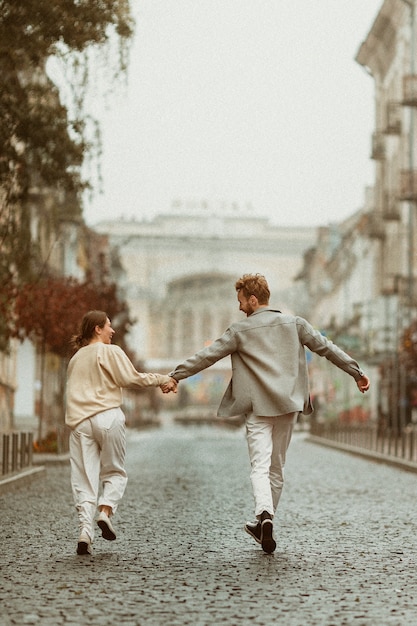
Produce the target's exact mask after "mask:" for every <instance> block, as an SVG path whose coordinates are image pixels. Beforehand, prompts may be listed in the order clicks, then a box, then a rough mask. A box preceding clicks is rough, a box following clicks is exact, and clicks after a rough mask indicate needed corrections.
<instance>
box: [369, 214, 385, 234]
mask: <svg viewBox="0 0 417 626" xmlns="http://www.w3.org/2000/svg"><path fill="white" fill-rule="evenodd" d="M366 232H367V235H368V237H369V238H370V239H379V240H382V239H385V228H384V222H383V220H382V217H381V215H380V214H372V215H368V224H367V228H366Z"/></svg>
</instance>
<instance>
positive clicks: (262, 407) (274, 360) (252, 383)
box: [170, 307, 363, 417]
mask: <svg viewBox="0 0 417 626" xmlns="http://www.w3.org/2000/svg"><path fill="white" fill-rule="evenodd" d="M305 346H307V347H308V348H309V349H310V350H311V351H312V352H315V353H316V354H318V355H319V356H323V357H325V358H326V359H328V360H329V361H331V363H333V364H334V365H336V366H337V367H339V368H340V369H342V370H343V371H345V372H346V373H347V374H350V375H351V376H352V377H353V378H354V379H355V380H359V378H361V376H363V372H362V370H361V369H360V367H359V365H358V363H357V362H356V361H354V360H353V359H352V358H351V357H350V356H349V355H348V354H346V353H345V352H343V350H341V349H340V348H338V347H337V346H336V345H335V344H334V343H332V342H331V341H330V340H328V339H327V338H326V337H324V336H323V335H322V334H321V333H320V332H319V331H318V330H315V329H314V328H313V327H312V326H311V324H309V323H308V322H307V321H306V320H305V319H303V318H302V317H297V316H293V315H284V314H282V313H281V312H280V311H277V310H276V309H272V308H270V307H261V308H259V309H258V310H257V311H255V312H254V313H252V314H251V315H249V317H246V318H245V319H244V320H242V321H240V322H236V323H234V324H232V325H231V326H230V327H229V328H228V329H227V330H226V332H225V333H224V334H223V335H222V336H221V337H219V338H218V339H216V341H214V342H213V343H212V344H211V345H209V346H208V347H207V348H204V349H203V350H200V351H199V352H197V353H196V354H195V355H194V356H192V357H190V358H189V359H186V360H185V361H184V362H183V363H181V364H180V365H177V367H176V368H175V369H174V370H173V371H172V372H171V373H170V375H171V376H173V377H174V378H175V379H176V380H178V381H179V380H182V379H184V378H188V377H189V376H192V375H193V374H197V372H200V371H201V370H204V369H206V368H207V367H210V365H213V363H216V362H217V361H219V360H220V359H223V358H224V357H226V356H227V355H229V354H230V355H231V358H232V379H231V381H230V383H229V386H228V388H227V390H226V392H225V394H224V396H223V398H222V401H221V403H220V406H219V410H218V415H219V416H221V417H232V416H234V415H242V414H248V413H250V412H253V413H255V415H262V416H273V415H285V414H286V413H293V412H302V413H305V414H307V415H308V414H310V413H311V412H312V411H313V407H312V403H311V399H310V393H309V381H308V370H307V362H306V355H305Z"/></svg>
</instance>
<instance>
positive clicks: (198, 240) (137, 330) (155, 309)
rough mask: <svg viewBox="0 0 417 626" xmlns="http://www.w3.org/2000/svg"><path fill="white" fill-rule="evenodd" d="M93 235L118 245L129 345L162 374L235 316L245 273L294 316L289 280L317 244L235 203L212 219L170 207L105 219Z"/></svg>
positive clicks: (311, 231) (309, 234)
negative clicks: (237, 286) (138, 217)
mask: <svg viewBox="0 0 417 626" xmlns="http://www.w3.org/2000/svg"><path fill="white" fill-rule="evenodd" d="M216 210H217V211H218V208H217V209H216ZM95 230H96V231H97V232H99V233H102V234H106V235H107V236H108V238H109V242H110V245H111V246H115V247H116V248H118V254H119V256H120V260H121V263H122V265H123V269H124V271H125V280H126V284H124V285H123V286H122V287H123V289H124V293H125V294H126V299H127V301H128V303H129V306H130V312H131V317H132V318H134V319H135V320H136V324H135V326H134V328H133V329H132V333H131V342H130V343H131V348H132V350H134V351H135V353H136V355H137V357H138V358H139V359H140V360H141V361H143V362H144V363H145V364H146V367H147V368H148V369H150V370H154V371H168V370H169V369H170V368H171V367H172V366H173V365H174V364H175V363H176V362H177V361H178V360H179V359H183V358H185V357H187V356H191V354H193V353H194V352H195V351H196V350H198V349H200V348H202V347H203V346H204V345H207V344H208V343H210V342H211V341H213V339H215V338H216V337H217V336H219V335H220V334H221V333H223V332H224V331H225V330H226V328H227V327H228V326H229V324H230V323H232V322H233V321H235V320H237V319H241V317H242V313H240V312H239V310H238V303H237V298H236V293H235V291H234V283H235V281H236V280H237V279H238V278H239V277H240V276H241V275H242V274H244V273H257V272H259V273H261V274H264V275H265V276H266V278H267V280H268V282H269V285H270V288H271V293H272V298H271V304H273V305H274V306H276V307H278V308H280V309H281V310H285V311H295V312H296V311H297V299H298V298H297V285H295V284H294V278H295V277H296V276H297V274H298V273H299V272H300V270H301V268H302V265H303V255H304V252H305V251H306V250H307V249H308V248H310V247H311V246H312V245H313V244H314V242H315V241H316V229H315V228H311V227H309V228H298V227H294V228H288V227H279V226H274V225H273V224H271V222H270V221H269V220H268V219H267V218H264V217H257V216H254V215H253V214H252V212H251V211H250V210H248V209H246V210H244V211H241V210H238V209H237V207H236V205H232V206H223V207H222V213H221V214H219V213H218V212H215V211H214V210H210V208H209V207H208V206H206V205H204V204H200V205H199V204H194V205H192V206H190V205H189V204H186V205H183V204H181V203H177V204H176V205H175V206H174V207H173V208H172V211H171V212H170V213H167V214H161V215H158V216H157V217H155V218H154V219H151V220H148V221H147V220H142V221H135V220H117V221H106V222H102V223H100V224H98V225H97V226H95Z"/></svg>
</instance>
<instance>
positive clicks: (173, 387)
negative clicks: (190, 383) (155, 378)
mask: <svg viewBox="0 0 417 626" xmlns="http://www.w3.org/2000/svg"><path fill="white" fill-rule="evenodd" d="M160 387H161V390H162V393H169V392H170V391H172V392H173V393H177V388H178V381H177V380H175V378H170V379H169V382H168V383H164V384H163V385H160Z"/></svg>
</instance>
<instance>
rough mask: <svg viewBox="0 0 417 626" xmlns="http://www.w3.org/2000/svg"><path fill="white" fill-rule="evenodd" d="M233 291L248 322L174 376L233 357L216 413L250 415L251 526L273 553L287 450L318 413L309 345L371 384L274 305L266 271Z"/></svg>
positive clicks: (248, 528)
mask: <svg viewBox="0 0 417 626" xmlns="http://www.w3.org/2000/svg"><path fill="white" fill-rule="evenodd" d="M235 288H236V291H237V298H238V301H239V305H240V306H239V309H240V310H241V311H243V313H245V314H246V319H245V320H243V321H240V322H236V323H234V324H232V325H231V326H230V327H229V328H228V329H227V330H226V332H225V333H224V334H223V335H222V336H221V337H219V339H216V341H214V342H213V343H212V344H211V345H210V346H208V347H207V348H204V349H203V350H200V351H199V352H197V353H196V354H195V355H194V356H192V357H190V358H189V359H187V360H186V361H184V362H183V363H181V364H180V365H178V366H177V367H176V368H175V369H174V370H173V371H172V372H171V373H170V374H169V375H170V376H171V377H172V378H173V379H175V380H177V381H180V380H182V379H184V378H188V377H189V376H192V375H193V374H197V372H200V371H201V370H203V369H206V368H207V367H210V365H213V363H216V361H219V360H220V359H222V358H224V357H225V356H227V355H231V358H232V370H233V376H232V380H231V381H230V383H229V386H228V388H227V390H226V393H225V394H224V396H223V399H222V401H221V403H220V407H219V410H218V415H219V416H221V417H232V416H234V415H242V414H244V415H245V416H246V436H247V443H248V450H249V457H250V462H251V476H250V477H251V482H252V489H253V495H254V500H255V516H256V522H254V523H249V522H248V523H247V524H246V525H245V530H246V532H248V533H249V534H250V535H251V536H252V537H253V538H254V539H255V541H257V542H258V543H260V544H261V546H262V549H263V550H264V552H267V553H272V552H273V551H274V550H275V548H276V542H275V539H274V536H273V522H272V520H273V517H274V515H275V511H276V509H277V506H278V502H279V499H280V496H281V492H282V487H283V484H284V474H283V470H284V464H285V455H286V451H287V448H288V445H289V443H290V440H291V435H292V431H293V427H294V424H295V422H296V421H297V417H298V414H299V413H304V414H307V415H308V414H310V413H312V411H313V407H312V404H311V400H310V395H309V384H308V371H307V364H306V357H305V346H306V347H308V348H309V349H310V350H312V351H313V352H315V353H316V354H318V355H319V356H323V357H325V358H326V359H328V360H329V361H330V362H331V363H333V364H334V365H336V366H337V367H339V368H340V369H342V370H343V371H345V372H346V373H347V374H350V375H351V376H352V377H353V378H354V379H355V381H356V384H357V386H358V388H359V391H361V392H362V393H364V392H365V391H367V390H368V389H369V379H368V377H367V376H365V374H364V373H363V372H362V370H361V369H360V367H359V365H358V363H357V362H356V361H354V360H353V359H352V358H351V357H350V356H349V355H347V354H346V353H345V352H343V351H342V350H341V349H340V348H338V347H337V346H336V345H334V344H333V343H332V342H331V341H329V340H328V339H326V337H324V336H323V335H322V334H321V333H320V332H319V331H317V330H315V329H314V328H313V327H312V326H311V325H310V324H309V323H308V322H307V321H306V320H305V319H303V318H301V317H297V316H293V315H284V314H282V313H281V312H280V311H278V310H276V309H273V308H271V307H270V306H269V297H270V292H269V287H268V283H267V281H266V279H265V277H264V276H262V275H260V274H245V275H243V276H242V278H240V279H239V280H238V281H237V282H236V285H235ZM162 390H163V391H164V392H165V393H167V392H168V391H169V388H168V387H166V388H165V387H164V385H162Z"/></svg>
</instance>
